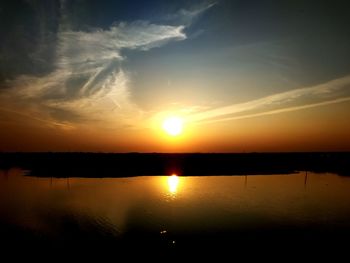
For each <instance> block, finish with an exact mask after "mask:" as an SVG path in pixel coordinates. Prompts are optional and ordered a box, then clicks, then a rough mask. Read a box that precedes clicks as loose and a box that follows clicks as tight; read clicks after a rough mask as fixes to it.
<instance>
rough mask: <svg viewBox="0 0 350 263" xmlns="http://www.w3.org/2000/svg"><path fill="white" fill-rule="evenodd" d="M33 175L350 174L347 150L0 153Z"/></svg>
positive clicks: (2, 165) (5, 163) (3, 163)
mask: <svg viewBox="0 0 350 263" xmlns="http://www.w3.org/2000/svg"><path fill="white" fill-rule="evenodd" d="M12 167H18V168H21V169H24V170H29V174H28V175H31V176H38V177H130V176H142V175H170V174H177V175H181V176H199V175H257V174H290V173H295V172H298V171H311V172H320V173H321V172H329V173H336V174H338V175H343V176H349V175H350V152H317V153H316V152H309V153H305V152H303V153H301V152H300V153H297V152H293V153H79V152H75V153H0V169H9V168H12Z"/></svg>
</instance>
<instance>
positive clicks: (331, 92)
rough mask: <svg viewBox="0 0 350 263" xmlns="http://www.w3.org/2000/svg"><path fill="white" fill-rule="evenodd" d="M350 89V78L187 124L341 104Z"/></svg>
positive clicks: (210, 114) (194, 118)
mask: <svg viewBox="0 0 350 263" xmlns="http://www.w3.org/2000/svg"><path fill="white" fill-rule="evenodd" d="M349 86H350V76H346V77H343V78H339V79H335V80H331V81H329V82H326V83H323V84H320V85H316V86H312V87H306V88H300V89H296V90H291V91H287V92H282V93H278V94H274V95H270V96H267V97H264V98H261V99H257V100H252V101H249V102H245V103H239V104H234V105H230V106H226V107H221V108H218V109H213V110H209V111H205V112H200V113H197V114H193V115H190V116H188V117H187V118H186V120H187V121H188V122H218V121H228V120H237V119H244V118H251V117H258V116H264V115H271V114H277V113H282V112H287V111H294V110H301V109H306V108H310V107H317V106H322V105H327V104H334V103H339V102H343V101H347V100H348V98H349V97H348V95H349ZM305 101H307V102H305ZM293 104H294V105H293ZM295 104H296V105H295ZM276 108H277V109H276ZM254 111H255V113H254ZM256 111H259V112H256ZM244 112H251V113H246V114H244V115H240V116H232V117H227V115H232V114H238V113H244Z"/></svg>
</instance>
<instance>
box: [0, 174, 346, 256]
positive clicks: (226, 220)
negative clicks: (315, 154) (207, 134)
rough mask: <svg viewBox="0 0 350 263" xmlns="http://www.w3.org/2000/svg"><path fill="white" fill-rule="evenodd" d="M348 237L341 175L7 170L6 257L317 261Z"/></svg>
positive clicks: (1, 218)
mask: <svg viewBox="0 0 350 263" xmlns="http://www.w3.org/2000/svg"><path fill="white" fill-rule="evenodd" d="M349 230H350V178H349V177H345V176H338V175H336V174H330V173H318V174H316V173H311V172H308V173H306V172H299V173H295V174H282V175H249V176H193V177H191V176H188V177H181V176H174V175H172V176H139V177H125V178H52V177H50V175H49V174H48V175H47V177H40V178H39V177H32V176H27V175H26V172H25V171H23V170H20V169H10V170H6V171H5V170H2V171H0V234H1V236H0V239H1V243H2V244H6V246H5V247H4V246H3V248H6V249H12V248H16V249H23V248H24V249H25V248H30V250H32V247H34V246H35V247H40V248H45V249H46V250H49V251H50V250H53V249H54V251H70V252H72V251H74V252H76V251H80V250H82V251H84V252H83V253H84V254H85V255H88V254H89V253H90V252H91V249H95V250H96V251H104V252H106V251H108V252H111V251H113V252H115V253H117V254H122V253H124V252H126V251H131V250H135V251H140V249H144V250H146V251H147V255H151V256H152V255H182V254H188V253H190V254H192V256H193V255H198V254H200V255H206V254H213V253H214V254H215V253H216V255H217V254H218V253H219V254H220V255H225V254H231V253H232V249H234V250H236V252H235V253H236V255H240V256H242V255H245V256H247V257H249V254H244V253H247V251H248V253H249V251H257V249H258V251H264V252H265V253H266V249H267V247H270V246H272V247H274V248H278V249H280V250H281V249H282V250H283V251H285V252H288V253H292V254H295V253H299V252H300V253H299V254H302V253H305V252H310V253H311V252H312V251H318V252H317V255H319V256H320V255H322V253H321V254H320V251H322V248H327V249H328V250H329V249H330V248H331V249H332V250H331V251H332V253H333V252H334V251H335V250H337V249H338V248H339V249H340V252H341V251H342V250H341V247H342V246H344V245H345V244H346V243H347V242H348V241H344V240H348V239H349V233H350V231H349ZM344 242H345V243H344ZM320 249H321V250H320ZM4 251H5V249H4ZM104 252H103V253H104ZM211 252H212V253H211ZM340 252H339V253H340ZM310 253H309V254H310Z"/></svg>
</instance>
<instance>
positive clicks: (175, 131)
mask: <svg viewBox="0 0 350 263" xmlns="http://www.w3.org/2000/svg"><path fill="white" fill-rule="evenodd" d="M182 128H183V120H182V119H181V118H179V117H169V118H167V119H165V120H164V122H163V129H164V131H165V132H166V133H167V134H169V135H172V136H177V135H179V134H181V133H182Z"/></svg>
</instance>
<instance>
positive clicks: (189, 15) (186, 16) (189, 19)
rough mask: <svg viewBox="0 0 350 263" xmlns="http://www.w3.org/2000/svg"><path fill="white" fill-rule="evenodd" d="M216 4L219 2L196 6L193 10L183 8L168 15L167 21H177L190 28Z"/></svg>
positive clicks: (203, 3)
mask: <svg viewBox="0 0 350 263" xmlns="http://www.w3.org/2000/svg"><path fill="white" fill-rule="evenodd" d="M216 4H217V2H214V1H209V2H208V1H207V2H202V3H200V4H199V5H196V6H192V7H191V8H187V9H184V8H182V9H180V10H179V11H178V12H176V13H174V14H169V15H166V16H165V20H168V21H175V22H177V23H180V24H183V25H186V26H189V25H190V24H192V23H193V21H194V20H196V19H197V18H198V17H199V16H200V15H202V14H203V13H205V12H206V11H207V10H208V9H210V8H212V7H213V6H215V5H216Z"/></svg>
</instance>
